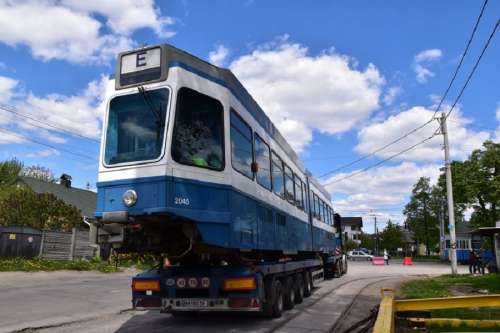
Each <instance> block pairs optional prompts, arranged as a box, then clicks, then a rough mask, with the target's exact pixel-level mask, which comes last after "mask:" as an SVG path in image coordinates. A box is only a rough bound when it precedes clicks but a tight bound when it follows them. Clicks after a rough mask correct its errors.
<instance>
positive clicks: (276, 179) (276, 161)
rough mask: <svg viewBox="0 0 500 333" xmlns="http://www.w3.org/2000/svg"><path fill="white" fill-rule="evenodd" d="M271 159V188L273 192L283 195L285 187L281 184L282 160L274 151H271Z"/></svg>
mask: <svg viewBox="0 0 500 333" xmlns="http://www.w3.org/2000/svg"><path fill="white" fill-rule="evenodd" d="M272 161H273V168H272V169H273V170H272V171H273V190H274V193H276V194H277V195H279V196H280V197H283V195H284V194H285V187H284V184H283V162H282V161H281V158H279V156H278V155H276V154H275V153H272Z"/></svg>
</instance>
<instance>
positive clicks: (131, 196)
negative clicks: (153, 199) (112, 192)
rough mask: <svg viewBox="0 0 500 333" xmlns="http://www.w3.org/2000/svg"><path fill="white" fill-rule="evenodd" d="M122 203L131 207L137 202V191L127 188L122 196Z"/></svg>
mask: <svg viewBox="0 0 500 333" xmlns="http://www.w3.org/2000/svg"><path fill="white" fill-rule="evenodd" d="M122 200H123V203H124V204H125V206H127V207H132V206H133V205H135V203H136V202H137V193H135V191H134V190H127V191H125V193H123V196H122Z"/></svg>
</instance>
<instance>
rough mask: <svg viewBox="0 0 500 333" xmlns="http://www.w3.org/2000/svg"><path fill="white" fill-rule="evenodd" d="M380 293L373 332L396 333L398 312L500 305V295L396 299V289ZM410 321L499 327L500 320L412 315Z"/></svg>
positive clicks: (384, 290) (453, 325)
mask: <svg viewBox="0 0 500 333" xmlns="http://www.w3.org/2000/svg"><path fill="white" fill-rule="evenodd" d="M381 293H382V301H381V302H380V307H379V311H378V315H377V320H376V321H375V325H374V326H373V333H394V330H395V323H394V317H395V313H396V312H403V311H422V310H436V309H453V308H481V307H497V306H500V295H481V296H460V297H447V298H420V299H404V300H394V290H392V289H382V290H381ZM408 320H410V321H413V322H414V323H419V322H420V323H422V322H425V323H428V324H433V325H441V326H444V325H449V326H452V327H457V326H460V325H466V326H469V327H476V328H489V327H496V326H500V320H465V319H455V318H409V319H408Z"/></svg>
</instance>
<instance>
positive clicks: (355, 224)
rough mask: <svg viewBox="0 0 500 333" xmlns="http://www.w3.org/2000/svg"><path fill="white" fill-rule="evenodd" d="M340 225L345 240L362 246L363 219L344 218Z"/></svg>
mask: <svg viewBox="0 0 500 333" xmlns="http://www.w3.org/2000/svg"><path fill="white" fill-rule="evenodd" d="M340 223H341V226H342V235H343V237H344V240H348V239H350V240H353V241H354V242H356V243H358V245H360V244H361V235H362V234H363V231H362V228H363V219H362V218H361V217H342V218H341V222H340Z"/></svg>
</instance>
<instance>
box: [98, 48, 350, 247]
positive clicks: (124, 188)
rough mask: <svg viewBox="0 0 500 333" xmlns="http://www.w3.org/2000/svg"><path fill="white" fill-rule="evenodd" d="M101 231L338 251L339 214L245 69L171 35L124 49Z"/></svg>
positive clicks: (106, 145)
mask: <svg viewBox="0 0 500 333" xmlns="http://www.w3.org/2000/svg"><path fill="white" fill-rule="evenodd" d="M107 95H108V98H107V112H106V116H105V122H104V130H103V136H102V143H101V154H100V164H99V177H98V178H99V179H98V184H97V188H98V203H97V212H96V217H97V219H98V221H99V225H100V231H99V239H100V241H101V242H110V243H113V245H114V247H115V248H117V249H121V250H123V251H138V252H141V251H151V252H156V253H167V254H168V255H171V256H175V255H180V254H185V253H187V252H188V251H189V252H191V253H226V254H227V253H230V252H231V251H234V252H235V253H236V252H241V251H244V252H246V253H248V254H249V255H250V253H258V254H259V255H260V256H266V255H283V254H285V255H289V256H293V255H298V256H300V255H301V254H303V253H313V252H315V253H332V252H333V251H335V249H336V248H338V247H339V246H341V243H340V242H341V238H340V236H339V231H338V230H339V223H340V222H339V220H340V218H339V216H338V215H336V214H334V211H333V209H332V206H331V203H330V196H329V194H328V192H327V191H326V190H325V189H324V188H323V187H322V186H321V185H320V184H319V183H318V182H317V181H316V180H315V179H314V178H313V177H312V176H311V175H310V173H309V172H308V171H307V170H306V169H305V168H304V166H303V164H302V163H301V162H300V160H299V159H298V157H297V155H296V154H295V152H294V151H293V150H292V148H291V147H290V146H289V144H288V143H287V142H286V141H285V140H284V138H283V137H282V136H281V134H280V133H279V131H278V130H277V129H276V127H275V126H274V125H273V124H272V122H271V121H270V120H269V118H268V117H267V116H266V114H265V113H264V112H263V111H262V109H261V108H260V107H259V105H258V104H257V103H256V102H255V101H254V100H253V99H252V97H251V96H250V94H249V93H248V92H247V91H246V90H245V88H244V87H243V86H242V85H241V83H240V82H239V81H238V80H237V79H236V77H235V76H234V75H233V74H232V73H231V72H230V71H229V70H227V69H222V68H218V67H216V66H213V65H211V64H209V63H207V62H205V61H202V60H200V59H198V58H196V57H194V56H192V55H190V54H187V53H185V52H183V51H181V50H178V49H176V48H174V47H172V46H170V45H160V46H153V47H147V48H141V49H139V50H134V51H131V52H125V53H122V54H120V55H119V59H118V64H117V70H116V76H115V80H114V87H110V89H109V91H108V94H107Z"/></svg>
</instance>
